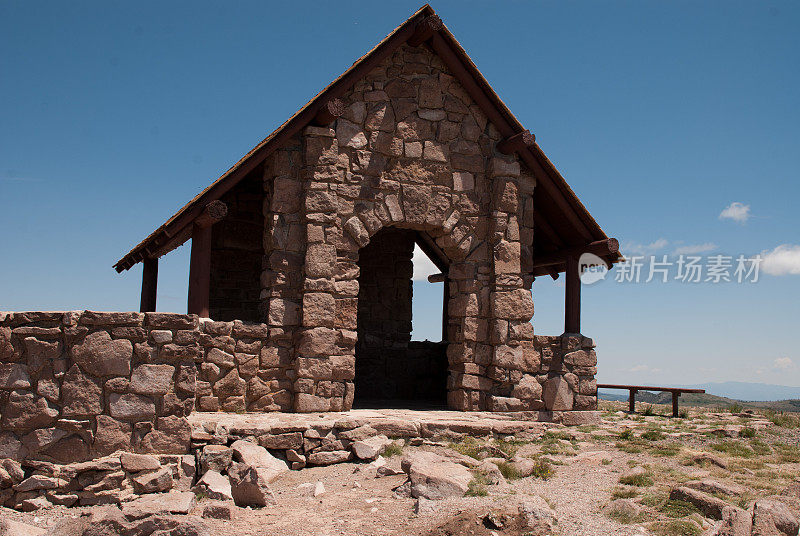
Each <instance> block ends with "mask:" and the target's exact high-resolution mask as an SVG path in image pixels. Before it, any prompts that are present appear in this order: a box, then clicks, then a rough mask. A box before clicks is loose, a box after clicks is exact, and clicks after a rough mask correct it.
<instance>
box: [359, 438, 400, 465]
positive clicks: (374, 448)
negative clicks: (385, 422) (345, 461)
mask: <svg viewBox="0 0 800 536" xmlns="http://www.w3.org/2000/svg"><path fill="white" fill-rule="evenodd" d="M391 444H392V440H391V439H389V438H388V437H386V436H385V435H376V436H372V437H369V438H367V439H363V440H359V441H355V442H353V444H352V445H351V448H352V449H353V454H355V455H356V458H358V459H359V460H374V459H375V458H377V457H378V456H379V455H381V454H383V451H384V450H386V447H388V446H389V445H391Z"/></svg>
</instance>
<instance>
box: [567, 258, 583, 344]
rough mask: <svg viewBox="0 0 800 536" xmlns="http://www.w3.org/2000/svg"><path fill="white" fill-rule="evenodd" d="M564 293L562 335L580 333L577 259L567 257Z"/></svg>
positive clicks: (579, 287) (579, 291)
mask: <svg viewBox="0 0 800 536" xmlns="http://www.w3.org/2000/svg"><path fill="white" fill-rule="evenodd" d="M566 285H567V288H566V292H565V293H564V333H576V334H580V332H581V278H580V272H579V267H578V258H577V257H575V256H570V257H567V277H566Z"/></svg>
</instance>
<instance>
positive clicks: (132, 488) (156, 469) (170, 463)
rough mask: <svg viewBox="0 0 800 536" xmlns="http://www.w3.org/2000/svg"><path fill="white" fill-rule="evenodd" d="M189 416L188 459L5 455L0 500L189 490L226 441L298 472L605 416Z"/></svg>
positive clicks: (114, 499)
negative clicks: (399, 445) (54, 459)
mask: <svg viewBox="0 0 800 536" xmlns="http://www.w3.org/2000/svg"><path fill="white" fill-rule="evenodd" d="M539 421H556V422H539ZM186 422H187V423H188V427H189V429H190V430H191V435H190V438H191V439H190V442H189V443H188V444H187V445H186V452H187V454H184V455H176V454H156V455H145V454H134V453H129V452H125V450H126V449H121V451H120V452H115V453H114V454H111V455H107V456H103V457H100V458H97V459H94V460H91V461H85V462H78V463H67V464H60V463H51V462H47V461H40V460H31V459H27V460H22V461H21V462H20V461H15V460H12V459H0V506H7V507H9V508H16V509H18V510H37V509H40V508H47V507H49V506H51V505H64V506H93V505H102V504H123V505H124V504H135V503H132V501H134V500H135V499H136V498H137V497H139V496H142V495H145V496H147V494H152V493H163V492H168V491H187V490H190V489H194V488H195V486H197V485H198V480H199V479H200V477H202V476H203V474H204V472H205V471H206V470H209V469H214V470H216V471H220V472H224V468H225V467H227V465H229V464H230V462H231V452H230V451H231V448H230V447H231V446H232V445H234V443H236V442H237V441H238V442H239V443H241V441H240V440H244V441H247V442H249V443H252V444H254V445H259V446H260V447H264V448H265V449H267V451H268V452H269V454H270V455H272V456H274V457H275V458H277V461H276V464H280V465H278V468H277V469H276V470H281V466H282V465H284V464H285V467H283V468H282V470H288V469H289V468H291V469H294V470H298V469H302V468H304V467H306V466H309V465H331V464H335V463H343V462H350V461H354V462H357V461H363V462H367V461H370V460H371V459H374V457H376V456H377V455H378V453H379V451H378V450H377V449H376V448H375V445H386V444H387V443H388V442H390V441H394V440H400V441H404V442H407V443H409V444H412V445H419V444H422V443H423V442H425V441H428V440H432V441H442V440H456V441H457V440H460V439H462V438H464V436H466V435H470V436H473V437H487V438H488V437H494V438H508V437H511V436H513V437H514V438H517V439H533V438H537V437H539V436H541V435H542V434H543V433H544V432H545V431H546V430H548V429H550V428H553V427H559V426H561V425H560V424H557V423H558V422H562V423H563V424H572V425H578V424H594V423H597V422H599V415H598V413H597V412H596V411H566V412H546V411H541V412H537V411H533V412H516V413H478V412H473V413H463V412H455V411H410V410H354V411H351V412H348V413H328V414H319V415H317V414H286V413H269V414H261V415H255V414H241V415H237V414H224V413H200V412H195V413H193V414H192V415H190V416H189V417H188V418H187V419H186ZM226 460H227V461H226ZM280 462H282V463H280ZM226 464H227V465H226ZM224 480H226V481H227V477H225V478H224ZM149 496H150V497H153V496H152V495H149ZM156 497H159V498H161V497H164V496H163V495H158V496H156ZM159 500H163V499H159Z"/></svg>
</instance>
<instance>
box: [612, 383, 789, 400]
mask: <svg viewBox="0 0 800 536" xmlns="http://www.w3.org/2000/svg"><path fill="white" fill-rule="evenodd" d="M659 387H672V384H670V385H663V386H659ZM679 387H690V388H693V389H705V390H706V393H707V394H710V395H715V396H719V397H724V398H730V399H733V400H743V401H751V402H774V401H776V400H790V399H800V387H789V386H786V385H771V384H767V383H748V382H709V383H702V384H698V385H685V386H684V385H681V386H679ZM601 392H602V393H603V394H605V395H610V396H604V397H603V398H605V399H606V400H622V399H627V398H628V395H627V393H626V392H625V391H618V390H613V391H605V390H603V389H601ZM684 396H685V395H684Z"/></svg>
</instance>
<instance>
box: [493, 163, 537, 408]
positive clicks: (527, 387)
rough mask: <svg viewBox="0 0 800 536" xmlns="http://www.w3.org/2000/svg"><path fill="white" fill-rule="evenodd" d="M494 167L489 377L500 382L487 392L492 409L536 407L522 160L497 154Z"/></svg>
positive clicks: (535, 364) (531, 300) (535, 352)
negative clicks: (523, 239) (525, 270)
mask: <svg viewBox="0 0 800 536" xmlns="http://www.w3.org/2000/svg"><path fill="white" fill-rule="evenodd" d="M490 167H491V175H492V176H493V191H492V203H491V207H492V212H491V218H490V226H491V227H490V228H491V235H490V244H491V248H492V268H493V272H492V280H491V286H490V288H491V311H490V316H491V322H492V325H491V338H490V340H491V344H492V363H491V366H490V367H489V369H488V376H489V378H491V379H492V380H493V381H494V382H495V383H494V385H493V386H492V389H491V393H490V394H489V393H487V409H489V410H492V411H513V410H523V409H526V410H536V409H541V408H542V407H543V404H542V402H541V387H540V384H539V382H538V381H537V380H536V378H535V377H534V376H533V375H532V374H535V373H537V372H538V371H539V368H540V365H541V360H540V356H539V354H538V352H537V351H536V350H535V349H534V347H533V326H532V325H531V324H530V320H531V318H532V316H533V299H532V297H531V293H530V290H529V288H530V287H529V285H527V284H526V283H527V281H526V280H525V279H524V278H523V270H522V257H521V251H522V248H521V244H520V220H521V219H523V214H524V209H525V205H526V203H525V201H524V200H525V196H523V194H522V192H521V189H520V188H521V186H520V182H521V181H520V165H519V162H517V161H516V159H514V158H513V157H495V158H493V159H492V163H491V166H490ZM529 219H532V215H531V216H529Z"/></svg>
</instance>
